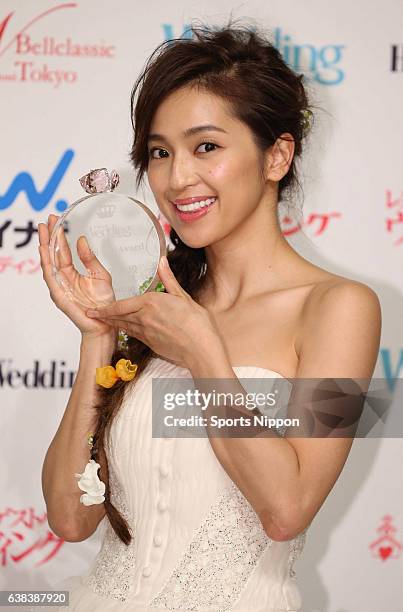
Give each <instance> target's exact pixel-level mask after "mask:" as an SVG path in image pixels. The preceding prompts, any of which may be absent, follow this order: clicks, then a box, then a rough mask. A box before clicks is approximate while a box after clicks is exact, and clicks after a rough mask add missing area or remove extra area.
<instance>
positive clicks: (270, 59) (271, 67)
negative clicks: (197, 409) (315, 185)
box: [94, 24, 312, 544]
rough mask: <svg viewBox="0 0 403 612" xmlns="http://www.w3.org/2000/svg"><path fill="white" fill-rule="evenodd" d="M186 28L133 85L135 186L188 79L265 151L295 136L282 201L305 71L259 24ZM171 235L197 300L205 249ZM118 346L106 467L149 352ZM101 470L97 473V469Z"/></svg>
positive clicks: (116, 518) (303, 129)
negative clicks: (153, 135)
mask: <svg viewBox="0 0 403 612" xmlns="http://www.w3.org/2000/svg"><path fill="white" fill-rule="evenodd" d="M190 32H191V35H192V37H191V38H190V37H189V38H186V37H181V38H175V39H170V40H168V41H165V42H163V43H162V44H161V45H159V46H158V47H157V48H156V49H155V51H154V52H153V53H152V55H151V56H150V57H149V59H148V61H147V63H146V65H145V68H144V69H143V71H142V73H141V74H140V76H139V77H138V78H137V80H136V82H135V84H134V86H133V90H132V96H131V116H132V124H133V130H134V140H133V145H132V149H131V152H130V157H131V161H132V163H133V165H134V168H135V169H136V170H137V177H136V185H137V188H138V187H139V186H140V183H141V181H142V180H143V177H144V174H145V172H146V171H147V167H148V147H147V138H148V134H149V131H150V126H151V122H152V119H153V116H154V113H155V112H156V110H157V108H158V106H159V105H160V103H161V102H162V101H163V100H164V98H165V97H166V96H168V95H169V94H170V93H172V92H174V91H175V90H177V89H179V88H181V87H184V86H187V85H192V86H198V87H200V88H201V89H204V90H205V91H208V92H210V93H213V94H215V95H217V96H220V97H221V98H223V99H224V100H225V101H226V102H227V103H228V105H229V108H230V110H231V112H232V113H233V114H234V115H235V117H237V118H238V119H239V120H241V121H243V122H244V123H245V124H246V125H247V126H249V128H250V129H251V131H252V134H253V137H254V140H255V143H256V145H257V147H258V148H259V150H260V151H261V152H262V153H263V152H264V151H266V150H267V148H268V147H270V146H272V145H273V144H274V143H275V141H276V140H277V138H279V137H280V136H281V135H282V134H284V133H289V134H291V136H292V138H293V139H294V141H295V151H294V158H293V160H292V162H291V165H290V168H289V171H288V173H287V174H286V175H285V176H284V177H283V178H282V179H281V180H280V181H279V185H278V199H279V200H280V199H281V198H283V197H284V194H285V192H287V191H288V192H290V191H291V190H292V188H294V187H295V186H299V183H298V179H297V173H296V169H295V160H296V158H298V157H299V156H300V154H301V151H302V142H303V139H304V137H305V136H306V134H307V133H308V129H309V125H310V121H309V120H310V118H311V116H312V113H311V110H310V109H309V108H308V99H307V94H306V90H305V87H304V84H303V78H304V77H303V75H301V74H296V73H295V72H294V71H293V70H292V69H291V68H290V67H289V66H288V65H287V64H286V62H285V61H284V60H283V58H282V56H281V55H280V53H279V51H278V50H277V49H276V48H275V47H274V46H273V45H272V44H271V43H270V42H269V40H268V37H267V36H266V35H264V34H263V33H262V31H261V32H259V31H258V30H257V28H256V27H253V28H250V27H233V26H232V25H231V24H229V25H227V26H225V27H222V28H210V27H203V26H202V27H200V26H199V27H196V26H192V27H191V28H190ZM136 94H138V96H137V101H136V102H135V97H136ZM170 240H171V243H172V244H173V245H174V248H173V249H172V250H171V251H170V252H169V253H168V260H169V264H170V266H171V269H172V271H173V273H174V274H175V276H176V278H177V280H178V282H179V283H180V285H182V287H183V288H184V289H185V290H186V291H187V292H188V293H189V294H190V295H191V296H192V297H193V298H194V299H196V298H197V296H198V294H199V292H200V291H201V290H202V288H203V286H204V283H205V280H206V269H207V264H206V257H205V252H204V248H196V249H194V248H190V247H188V246H187V245H186V244H185V243H184V242H182V240H181V239H180V238H179V236H178V234H177V233H176V232H175V230H174V229H173V228H171V231H170ZM118 346H119V345H118V343H117V344H116V347H115V351H114V354H113V355H112V359H111V364H112V365H114V364H115V363H116V362H117V361H118V359H121V358H126V359H130V360H131V361H132V362H135V363H137V364H138V370H137V374H136V377H135V378H134V379H133V381H131V382H130V383H125V382H123V381H118V382H116V383H115V385H114V386H113V387H112V388H110V389H104V388H100V389H99V393H100V400H99V403H98V405H97V406H96V410H97V413H98V424H97V427H96V431H95V445H94V451H95V452H98V453H99V454H100V455H102V457H103V459H104V461H105V463H106V466H107V462H106V457H105V451H104V441H105V436H109V432H110V426H111V423H112V421H113V419H114V417H115V416H116V414H117V412H118V410H119V408H120V406H121V404H122V400H123V394H124V390H125V385H127V386H129V385H132V384H135V383H136V380H137V379H138V377H139V375H140V374H141V372H142V371H143V370H144V368H145V367H146V365H147V364H148V362H149V361H150V359H151V358H152V357H153V356H154V353H153V352H152V350H151V349H150V347H148V346H147V345H145V344H144V343H143V342H141V341H140V340H138V339H137V338H131V337H129V338H128V342H127V347H126V348H125V349H121V348H118ZM105 476H107V475H105ZM100 477H101V480H102V477H103V473H102V468H101V473H100ZM104 480H105V478H104ZM104 504H105V510H106V514H107V516H108V518H109V520H110V522H111V524H112V527H113V529H114V530H115V532H116V534H117V535H118V537H119V538H120V539H121V540H122V541H123V542H124V543H125V544H128V543H129V542H130V541H131V537H132V534H131V532H130V531H129V526H128V524H127V522H126V520H125V519H124V517H123V516H122V515H121V514H120V513H119V511H118V510H117V509H116V508H115V507H114V506H113V505H112V503H111V501H110V497H109V486H108V485H107V488H106V492H105V502H104Z"/></svg>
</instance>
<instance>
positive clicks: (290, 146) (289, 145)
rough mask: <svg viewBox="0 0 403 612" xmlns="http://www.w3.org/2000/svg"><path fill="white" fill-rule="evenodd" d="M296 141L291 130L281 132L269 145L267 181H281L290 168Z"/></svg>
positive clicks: (266, 167) (266, 168)
mask: <svg viewBox="0 0 403 612" xmlns="http://www.w3.org/2000/svg"><path fill="white" fill-rule="evenodd" d="M294 150H295V142H294V138H293V137H292V135H291V134H290V133H289V132H285V133H284V134H281V136H279V137H278V138H277V140H276V142H275V143H274V144H273V145H272V146H271V147H269V149H268V150H267V153H266V156H265V157H266V160H265V178H266V181H268V180H270V181H280V180H281V179H282V178H283V176H285V175H286V174H287V172H288V170H289V168H290V165H291V162H292V158H293V157H294Z"/></svg>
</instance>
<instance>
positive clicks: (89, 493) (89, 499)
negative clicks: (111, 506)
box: [74, 459, 105, 506]
mask: <svg viewBox="0 0 403 612" xmlns="http://www.w3.org/2000/svg"><path fill="white" fill-rule="evenodd" d="M100 467H101V466H100V465H99V463H97V462H96V461H94V459H91V460H90V461H89V462H88V463H87V465H86V466H85V469H84V472H83V473H82V474H74V476H75V477H76V478H78V479H79V480H78V483H77V484H78V486H79V488H80V489H81V491H84V493H83V495H81V497H80V502H81V503H82V504H84V506H92V505H93V504H102V503H103V502H104V501H105V483H104V482H102V480H100V479H99V478H98V474H97V472H98V469H99V468H100Z"/></svg>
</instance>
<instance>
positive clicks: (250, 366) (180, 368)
mask: <svg viewBox="0 0 403 612" xmlns="http://www.w3.org/2000/svg"><path fill="white" fill-rule="evenodd" d="M153 359H156V360H157V361H162V362H164V363H168V364H170V365H172V366H174V367H175V368H178V369H179V370H186V371H189V370H188V368H182V367H181V366H178V365H177V364H176V363H173V361H169V360H168V359H162V357H153ZM231 367H232V369H233V370H235V369H237V370H239V369H244V370H245V369H252V370H262V371H263V372H269V373H270V374H275V375H276V376H277V377H278V378H284V379H286V377H285V376H283V375H282V374H280V372H276V371H275V370H270V369H269V368H261V367H260V366H254V365H231Z"/></svg>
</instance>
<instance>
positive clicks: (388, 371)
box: [379, 349, 403, 391]
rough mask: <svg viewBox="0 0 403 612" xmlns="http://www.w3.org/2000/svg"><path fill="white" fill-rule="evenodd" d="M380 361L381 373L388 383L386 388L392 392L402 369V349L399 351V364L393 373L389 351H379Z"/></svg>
mask: <svg viewBox="0 0 403 612" xmlns="http://www.w3.org/2000/svg"><path fill="white" fill-rule="evenodd" d="M379 353H380V357H381V360H382V365H383V371H384V372H385V378H386V380H387V381H388V387H389V389H390V390H391V391H393V390H394V388H395V384H396V379H397V378H399V374H400V370H401V369H402V367H403V349H402V350H401V351H400V357H399V363H398V364H397V365H396V368H395V371H394V372H393V369H392V363H391V357H390V350H389V349H381V350H380V351H379Z"/></svg>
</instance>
